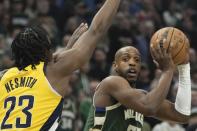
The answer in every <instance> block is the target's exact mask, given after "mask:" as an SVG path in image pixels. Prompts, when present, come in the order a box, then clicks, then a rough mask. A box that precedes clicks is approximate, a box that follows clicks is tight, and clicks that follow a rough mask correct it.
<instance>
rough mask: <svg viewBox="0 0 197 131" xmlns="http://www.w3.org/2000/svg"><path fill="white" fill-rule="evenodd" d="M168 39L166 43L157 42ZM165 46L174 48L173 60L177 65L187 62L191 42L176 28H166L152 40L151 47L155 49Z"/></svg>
mask: <svg viewBox="0 0 197 131" xmlns="http://www.w3.org/2000/svg"><path fill="white" fill-rule="evenodd" d="M163 39H166V42H165V43H162V42H156V41H157V40H158V41H162V40H163ZM158 44H160V46H163V47H164V48H167V50H168V49H169V46H170V45H171V46H172V50H171V54H172V59H173V61H174V63H175V64H176V65H179V64H181V63H183V62H184V61H185V60H186V55H187V54H188V53H189V51H188V50H189V40H188V38H187V37H186V35H185V34H184V33H183V32H182V31H181V30H179V29H177V28H174V27H165V28H162V29H160V30H158V31H157V32H155V33H154V34H153V36H152V38H151V41H150V45H152V46H153V47H155V46H158Z"/></svg>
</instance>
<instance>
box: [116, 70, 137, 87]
mask: <svg viewBox="0 0 197 131" xmlns="http://www.w3.org/2000/svg"><path fill="white" fill-rule="evenodd" d="M129 70H130V69H127V70H124V71H118V74H119V75H120V76H122V77H123V78H125V79H126V80H127V81H128V83H129V84H130V85H131V87H132V88H135V87H136V81H137V80H128V78H127V74H128V73H129Z"/></svg>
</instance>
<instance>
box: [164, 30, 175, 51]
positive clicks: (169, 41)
mask: <svg viewBox="0 0 197 131" xmlns="http://www.w3.org/2000/svg"><path fill="white" fill-rule="evenodd" d="M173 34H174V28H172V34H171V38H170V41H169V45H168V48H167V50H166V51H168V50H169V47H170V45H171V40H172V36H173Z"/></svg>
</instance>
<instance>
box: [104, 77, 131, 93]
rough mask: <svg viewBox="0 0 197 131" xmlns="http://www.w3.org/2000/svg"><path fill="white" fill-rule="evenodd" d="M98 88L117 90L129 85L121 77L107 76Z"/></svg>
mask: <svg viewBox="0 0 197 131" xmlns="http://www.w3.org/2000/svg"><path fill="white" fill-rule="evenodd" d="M100 86H102V87H107V89H110V90H111V89H117V88H124V87H128V86H129V83H128V81H127V80H126V79H124V78H123V77H121V76H109V77H106V78H105V79H104V80H102V81H101V83H100Z"/></svg>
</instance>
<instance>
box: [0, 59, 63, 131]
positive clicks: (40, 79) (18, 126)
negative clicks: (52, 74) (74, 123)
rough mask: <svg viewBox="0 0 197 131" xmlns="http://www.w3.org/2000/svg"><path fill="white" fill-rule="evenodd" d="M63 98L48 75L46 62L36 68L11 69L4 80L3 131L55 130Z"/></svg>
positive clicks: (0, 84) (0, 96) (0, 91)
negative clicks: (46, 74) (50, 81)
mask: <svg viewBox="0 0 197 131" xmlns="http://www.w3.org/2000/svg"><path fill="white" fill-rule="evenodd" d="M62 105H63V99H62V97H61V96H60V95H59V94H58V93H57V92H56V91H55V90H54V89H53V88H52V87H51V85H50V83H49V81H48V80H47V78H46V76H45V74H44V62H40V64H38V65H36V69H32V68H31V66H27V67H26V68H25V70H21V71H20V70H18V68H16V67H14V68H11V69H9V70H8V71H7V72H6V73H5V74H4V75H3V76H2V78H1V81H0V130H3V131H39V130H41V131H48V130H53V131H54V130H55V129H56V128H57V126H58V122H59V119H60V116H61V112H62Z"/></svg>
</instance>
